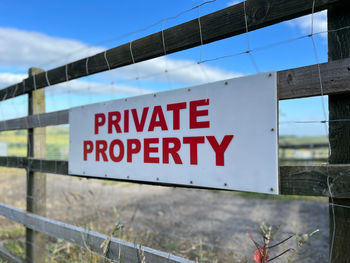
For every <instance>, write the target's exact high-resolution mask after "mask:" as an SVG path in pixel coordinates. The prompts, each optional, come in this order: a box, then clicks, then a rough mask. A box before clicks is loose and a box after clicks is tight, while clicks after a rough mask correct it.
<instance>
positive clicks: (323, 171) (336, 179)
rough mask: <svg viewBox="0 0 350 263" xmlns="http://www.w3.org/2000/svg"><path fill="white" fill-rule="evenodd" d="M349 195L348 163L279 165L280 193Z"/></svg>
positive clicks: (349, 170)
mask: <svg viewBox="0 0 350 263" xmlns="http://www.w3.org/2000/svg"><path fill="white" fill-rule="evenodd" d="M327 177H329V183H330V186H331V190H332V194H333V195H334V196H336V197H338V198H348V197H349V196H350V165H329V166H328V167H327V166H326V165H317V166H280V179H281V181H280V187H281V194H285V195H307V196H327V197H329V196H330V195H329V191H328V185H327Z"/></svg>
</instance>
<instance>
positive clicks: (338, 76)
mask: <svg viewBox="0 0 350 263" xmlns="http://www.w3.org/2000/svg"><path fill="white" fill-rule="evenodd" d="M320 70H321V75H322V86H323V95H332V94H339V93H349V92H350V58H346V59H342V60H337V61H332V62H327V63H323V64H320ZM277 78H278V80H277V81H278V83H277V87H278V94H279V99H280V100H285V99H295V98H305V97H311V96H320V95H322V93H321V86H320V81H319V74H318V66H317V65H312V66H306V67H300V68H295V69H289V70H283V71H279V72H278V74H277Z"/></svg>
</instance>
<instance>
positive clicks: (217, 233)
mask: <svg viewBox="0 0 350 263" xmlns="http://www.w3.org/2000/svg"><path fill="white" fill-rule="evenodd" d="M2 178H3V177H2ZM16 178H17V177H16ZM6 182H7V183H6ZM6 182H5V183H4V180H2V182H1V184H0V199H1V200H0V201H1V202H5V203H8V204H10V205H15V206H17V207H21V208H22V206H23V202H21V201H18V198H17V201H16V202H15V201H14V198H15V196H16V195H17V194H18V195H22V194H23V191H24V189H25V177H24V180H23V176H18V178H17V179H13V178H12V179H11V180H10V179H9V180H8V181H6ZM47 185H48V186H47V193H48V202H47V203H48V215H49V217H51V218H54V219H58V220H62V221H67V222H70V223H74V224H76V225H80V226H84V225H85V226H86V225H89V224H91V222H94V223H97V221H101V222H103V224H104V227H103V228H102V230H101V232H106V234H107V233H108V229H111V227H110V226H113V224H115V222H116V220H117V219H118V220H123V222H125V223H126V224H128V223H130V222H131V226H133V228H134V230H135V233H136V234H137V233H138V232H142V231H144V230H148V231H150V232H152V233H155V234H157V235H159V236H166V237H167V238H169V239H173V240H174V242H181V240H184V241H189V242H190V243H191V244H198V243H201V244H202V245H203V246H206V247H207V248H210V247H214V248H215V249H216V253H221V252H222V253H225V252H227V251H231V252H232V251H233V252H234V254H235V256H234V257H232V261H231V260H229V259H225V260H224V261H220V262H252V260H251V258H252V255H253V253H254V250H255V248H254V245H253V243H252V241H251V240H250V239H249V236H248V234H249V233H251V234H252V235H253V236H254V238H255V239H256V240H257V241H260V242H261V239H262V238H261V236H260V235H259V231H258V228H259V225H260V224H261V223H262V222H265V223H266V224H268V225H274V226H278V225H280V230H279V231H278V233H277V235H276V237H275V241H274V242H278V241H280V240H282V239H284V238H286V237H288V236H289V235H292V234H293V233H296V232H298V233H299V234H301V233H311V232H313V231H314V230H316V229H319V232H317V233H316V234H315V235H314V236H313V237H314V238H311V239H310V240H313V242H312V243H311V244H310V245H305V246H303V247H302V249H301V250H300V252H305V251H306V252H307V253H308V254H311V257H308V258H307V259H303V258H299V259H297V261H296V262H327V256H328V231H329V222H328V203H327V199H322V198H318V199H316V198H315V199H310V198H308V199H305V198H304V199H291V198H281V197H277V198H276V197H266V196H262V195H253V194H242V193H234V192H223V191H207V190H195V189H182V188H169V187H158V186H147V185H133V184H125V183H118V184H115V183H101V181H98V180H86V179H76V178H68V177H63V176H53V175H50V176H49V178H48V184H47ZM9 189H16V190H15V191H10V190H9ZM20 199H22V198H20ZM0 223H1V220H0ZM101 224H102V223H101ZM105 224H107V225H105ZM160 242H161V241H160ZM274 242H272V243H274ZM295 244H296V241H295V238H292V239H291V240H289V241H288V242H286V243H285V244H284V245H283V246H279V247H278V248H277V249H275V250H271V253H270V257H273V256H274V255H277V254H278V253H280V252H282V251H284V250H285V249H288V248H290V247H295ZM143 245H144V246H150V244H147V243H145V244H143ZM151 245H152V244H151ZM163 250H164V249H163ZM167 250H168V251H167V252H171V253H174V254H179V255H182V254H183V253H180V252H179V253H177V251H176V248H174V247H171V248H170V247H169V248H168V249H167ZM273 262H287V257H281V258H279V259H278V260H276V261H273Z"/></svg>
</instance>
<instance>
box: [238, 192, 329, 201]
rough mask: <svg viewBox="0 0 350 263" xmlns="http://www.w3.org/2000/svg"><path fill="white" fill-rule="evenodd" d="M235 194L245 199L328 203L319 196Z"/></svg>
mask: <svg viewBox="0 0 350 263" xmlns="http://www.w3.org/2000/svg"><path fill="white" fill-rule="evenodd" d="M235 193H236V194H238V195H239V196H242V197H244V198H246V199H282V200H283V199H286V200H308V201H317V202H325V201H328V198H327V197H319V196H303V195H270V194H261V193H249V192H235Z"/></svg>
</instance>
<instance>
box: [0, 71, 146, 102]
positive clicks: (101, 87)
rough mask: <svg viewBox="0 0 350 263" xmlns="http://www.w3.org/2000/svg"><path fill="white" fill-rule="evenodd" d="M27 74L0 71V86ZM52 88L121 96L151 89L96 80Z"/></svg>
mask: <svg viewBox="0 0 350 263" xmlns="http://www.w3.org/2000/svg"><path fill="white" fill-rule="evenodd" d="M26 77H27V75H25V74H14V73H0V87H2V88H3V87H7V86H9V85H11V84H13V83H18V82H21V81H22V80H23V79H24V78H26ZM55 86H56V87H55V88H53V89H48V90H49V91H50V93H51V94H52V93H54V94H60V93H67V92H74V93H88V94H99V95H108V94H113V95H121V96H136V95H142V94H147V93H151V92H152V91H151V90H147V89H141V88H137V87H133V86H127V85H118V84H106V83H98V82H91V81H90V82H87V81H81V80H72V81H70V82H68V83H66V84H65V83H62V84H58V85H55Z"/></svg>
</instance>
